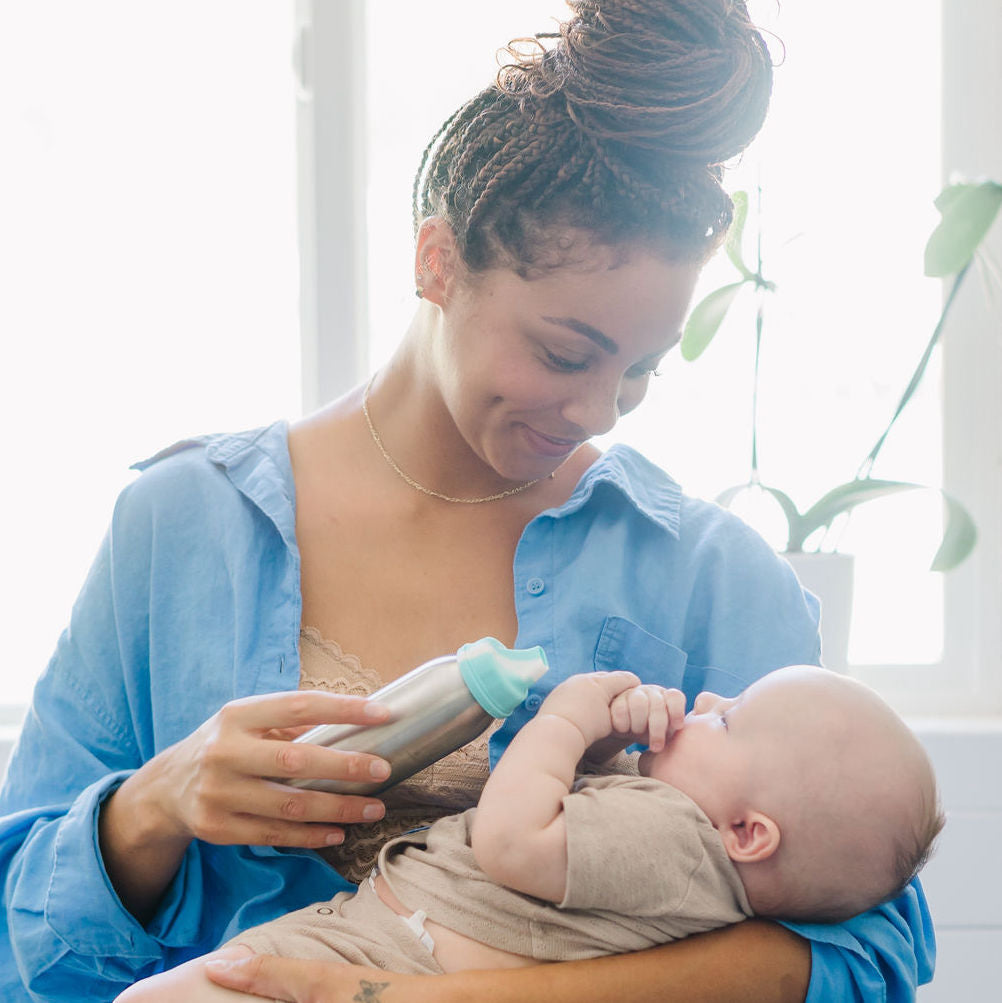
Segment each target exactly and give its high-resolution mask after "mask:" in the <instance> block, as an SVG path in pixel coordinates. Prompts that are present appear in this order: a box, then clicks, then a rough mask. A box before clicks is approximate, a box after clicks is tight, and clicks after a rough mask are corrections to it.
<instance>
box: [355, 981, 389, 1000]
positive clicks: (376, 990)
mask: <svg viewBox="0 0 1002 1003" xmlns="http://www.w3.org/2000/svg"><path fill="white" fill-rule="evenodd" d="M358 985H359V992H357V993H355V995H354V996H352V1000H353V1001H354V1003H379V1001H380V1000H381V999H382V998H383V990H384V989H385V988H386V987H387V986H388V985H389V982H369V981H367V980H366V979H361V980H360V981H359V983H358Z"/></svg>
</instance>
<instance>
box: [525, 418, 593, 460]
mask: <svg viewBox="0 0 1002 1003" xmlns="http://www.w3.org/2000/svg"><path fill="white" fill-rule="evenodd" d="M522 428H523V429H524V430H525V437H526V439H528V440H529V445H530V446H531V447H532V448H533V449H534V450H535V451H536V452H537V453H539V454H540V455H542V456H549V457H563V456H569V455H570V454H571V453H573V452H574V450H575V449H577V448H578V446H580V445H581V440H580V439H557V438H555V437H554V436H552V435H545V434H544V433H543V432H537V431H536V430H535V429H534V428H530V427H529V426H528V425H523V426H522Z"/></svg>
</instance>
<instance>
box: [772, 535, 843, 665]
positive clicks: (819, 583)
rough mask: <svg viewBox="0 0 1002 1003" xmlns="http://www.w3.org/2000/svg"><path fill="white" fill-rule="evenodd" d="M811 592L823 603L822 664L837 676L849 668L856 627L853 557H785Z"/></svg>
mask: <svg viewBox="0 0 1002 1003" xmlns="http://www.w3.org/2000/svg"><path fill="white" fill-rule="evenodd" d="M783 556H784V557H785V558H786V559H787V560H788V561H789V562H790V565H791V566H792V567H793V570H794V571H795V572H796V574H797V578H799V579H800V584H801V585H803V587H804V588H805V589H807V591H808V592H813V593H814V595H816V596H817V597H818V599H819V600H820V601H821V662H822V664H823V665H824V666H825V667H826V668H829V669H832V670H834V671H835V672H845V671H846V670H847V668H848V666H849V628H850V626H851V625H852V583H853V558H852V555H851V554H803V553H790V554H783Z"/></svg>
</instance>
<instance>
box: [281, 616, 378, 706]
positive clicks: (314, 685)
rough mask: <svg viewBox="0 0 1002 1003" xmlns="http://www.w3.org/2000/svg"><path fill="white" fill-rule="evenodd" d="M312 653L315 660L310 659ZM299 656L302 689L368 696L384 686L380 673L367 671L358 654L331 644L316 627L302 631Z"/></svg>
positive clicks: (333, 642) (333, 643) (335, 642)
mask: <svg viewBox="0 0 1002 1003" xmlns="http://www.w3.org/2000/svg"><path fill="white" fill-rule="evenodd" d="M304 648H305V649H306V650H304ZM309 653H312V654H313V655H314V656H315V657H313V658H310V657H308V654H309ZM299 654H300V663H301V664H300V671H299V688H300V689H301V690H305V689H324V690H333V691H335V692H337V693H348V694H350V695H351V696H368V695H369V694H370V693H375V691H376V690H378V689H380V687H382V685H383V677H382V676H381V675H380V674H379V673H378V672H374V671H373V670H372V669H367V668H366V667H365V666H364V665H363V664H362V660H361V659H360V658H359V657H358V656H357V655H349V654H347V653H346V652H345V651H344V650H343V649H342V647H341V645H340V644H338V643H337V641H328V640H327V638H325V637H324V636H323V635H322V634H321V633H320V631H319V630H317V629H316V627H303V628H302V630H301V631H300V632H299Z"/></svg>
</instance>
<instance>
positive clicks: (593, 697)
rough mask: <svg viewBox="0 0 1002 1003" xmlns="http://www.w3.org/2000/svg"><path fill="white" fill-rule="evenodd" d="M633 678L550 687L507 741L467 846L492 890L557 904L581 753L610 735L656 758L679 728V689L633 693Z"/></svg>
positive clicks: (613, 675) (615, 676)
mask: <svg viewBox="0 0 1002 1003" xmlns="http://www.w3.org/2000/svg"><path fill="white" fill-rule="evenodd" d="M639 684H640V680H639V679H638V678H637V677H636V676H635V675H633V673H632V672H590V673H587V674H582V675H579V676H572V677H571V678H570V679H567V680H565V681H564V682H562V683H561V684H560V685H559V686H557V687H556V688H555V689H554V690H553V692H552V693H551V694H550V695H549V696H548V697H547V698H546V700H545V701H544V702H543V705H542V706H541V707H540V708H539V713H538V714H537V715H536V717H535V718H533V720H532V721H530V722H529V723H528V724H527V725H525V727H524V728H522V730H521V731H520V732H519V733H518V734H517V735H516V736H515V738H514V739H512V742H511V745H509V746H508V748H507V750H506V751H505V753H504V755H503V756H502V757H501V760H500V761H499V763H498V765H497V766H496V767H495V769H494V772H493V773H492V774H491V776H490V779H489V780H488V781H487V784H486V786H485V787H484V791H483V794H481V796H480V804H479V806H478V808H477V812H476V816H475V817H474V821H473V831H472V837H471V844H472V848H473V854H474V856H475V857H476V860H477V863H478V864H479V865H480V867H481V869H482V870H483V871H484V873H485V874H486V875H487V876H488V877H489V878H490V879H491V880H492V881H496V882H497V883H498V884H503V885H505V886H507V887H508V888H513V889H514V890H515V891H519V892H523V893H525V894H527V895H533V896H535V897H536V898H542V899H547V900H549V901H551V902H560V901H561V900H562V899H563V897H564V891H565V888H566V884H567V838H566V829H565V824H564V816H563V799H564V798H565V797H566V796H567V794H568V792H569V791H570V789H571V785H572V784H573V783H574V778H575V771H576V768H577V765H578V763H579V762H580V761H581V759H582V757H583V756H584V754H585V752H586V751H587V750H588V749H589V748H590V747H591V746H593V745H594V744H595V743H596V742H599V741H601V740H602V739H606V738H608V737H609V736H610V735H612V734H613V733H616V732H618V733H619V734H620V735H623V736H629V738H624V740H623V744H624V745H627V744H629V743H630V741H636V740H638V739H639V740H643V739H647V740H648V742H649V744H650V745H651V747H652V748H655V751H657V750H658V749H661V748H663V747H664V743H665V741H666V740H667V737H668V736H669V735H670V734H671V732H672V731H674V730H676V729H677V728H679V727H680V726H681V723H682V721H683V719H684V716H685V697H684V696H683V695H682V694H681V693H680V692H679V691H678V690H664V689H662V688H661V687H650V686H640V685H639Z"/></svg>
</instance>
